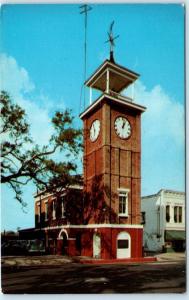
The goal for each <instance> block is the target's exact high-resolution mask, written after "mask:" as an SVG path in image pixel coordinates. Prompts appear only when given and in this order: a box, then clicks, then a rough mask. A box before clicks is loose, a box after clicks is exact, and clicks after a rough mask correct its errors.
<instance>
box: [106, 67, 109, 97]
mask: <svg viewBox="0 0 189 300" xmlns="http://www.w3.org/2000/svg"><path fill="white" fill-rule="evenodd" d="M109 91H110V72H109V69H107V72H106V93H107V94H109Z"/></svg>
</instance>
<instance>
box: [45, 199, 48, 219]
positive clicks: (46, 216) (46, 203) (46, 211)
mask: <svg viewBox="0 0 189 300" xmlns="http://www.w3.org/2000/svg"><path fill="white" fill-rule="evenodd" d="M47 220H48V201H46V202H45V221H47Z"/></svg>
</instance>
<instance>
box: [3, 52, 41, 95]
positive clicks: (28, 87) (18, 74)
mask: <svg viewBox="0 0 189 300" xmlns="http://www.w3.org/2000/svg"><path fill="white" fill-rule="evenodd" d="M0 66H1V82H0V88H1V90H6V91H9V92H11V96H13V97H15V96H18V95H19V94H20V93H27V92H30V91H32V90H33V89H34V88H35V86H34V83H33V82H32V81H31V79H30V78H29V75H28V72H27V71H26V70H25V69H24V68H22V67H20V66H19V65H18V64H17V62H16V60H15V59H14V58H13V57H12V56H7V55H6V54H5V53H3V54H0Z"/></svg>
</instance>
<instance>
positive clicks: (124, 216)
mask: <svg viewBox="0 0 189 300" xmlns="http://www.w3.org/2000/svg"><path fill="white" fill-rule="evenodd" d="M118 216H119V217H122V218H128V216H129V215H128V214H127V213H125V214H121V213H120V214H118Z"/></svg>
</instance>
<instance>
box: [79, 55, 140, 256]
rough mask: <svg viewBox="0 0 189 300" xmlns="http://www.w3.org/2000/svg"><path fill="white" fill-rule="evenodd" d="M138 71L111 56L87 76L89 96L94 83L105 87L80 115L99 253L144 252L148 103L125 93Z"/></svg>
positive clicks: (87, 214) (88, 214)
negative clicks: (143, 130) (143, 192)
mask: <svg viewBox="0 0 189 300" xmlns="http://www.w3.org/2000/svg"><path fill="white" fill-rule="evenodd" d="M138 76H139V75H138V74H137V73H135V72H133V71H131V70H128V69H126V68H124V67H122V66H120V65H118V64H116V63H115V62H114V61H110V60H106V61H105V62H104V63H103V64H102V65H101V66H100V67H99V68H98V69H97V70H96V71H95V72H94V73H93V74H92V76H91V77H90V78H89V79H88V80H87V81H86V82H85V84H86V86H88V87H89V88H90V98H92V89H97V90H99V91H101V92H102V94H101V96H100V97H99V98H98V99H97V100H96V101H94V102H92V100H91V99H90V103H91V104H90V106H89V107H88V108H87V109H86V110H85V111H84V112H83V113H82V114H81V115H80V117H81V119H82V120H83V123H84V191H85V202H84V206H85V211H84V219H85V225H86V226H88V227H89V228H91V230H94V233H93V256H94V257H101V258H130V257H140V256H141V255H142V226H141V225H140V219H141V218H140V198H141V195H140V191H141V113H142V112H144V111H145V107H143V106H140V105H138V104H136V103H134V102H133V99H131V98H128V97H125V96H122V95H121V94H120V92H121V91H122V90H123V89H125V88H127V87H128V86H129V85H131V84H133V83H134V81H135V80H136V79H137V78H138ZM86 239H87V237H86ZM83 254H84V253H83ZM86 254H87V253H86Z"/></svg>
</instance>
